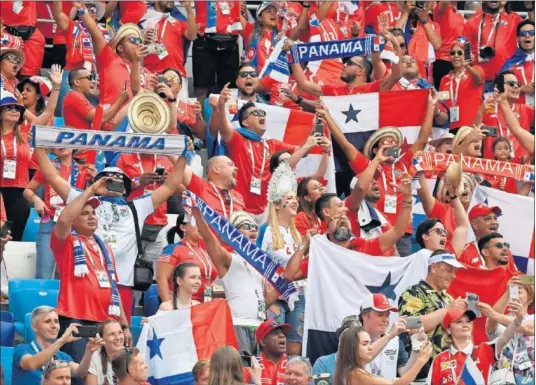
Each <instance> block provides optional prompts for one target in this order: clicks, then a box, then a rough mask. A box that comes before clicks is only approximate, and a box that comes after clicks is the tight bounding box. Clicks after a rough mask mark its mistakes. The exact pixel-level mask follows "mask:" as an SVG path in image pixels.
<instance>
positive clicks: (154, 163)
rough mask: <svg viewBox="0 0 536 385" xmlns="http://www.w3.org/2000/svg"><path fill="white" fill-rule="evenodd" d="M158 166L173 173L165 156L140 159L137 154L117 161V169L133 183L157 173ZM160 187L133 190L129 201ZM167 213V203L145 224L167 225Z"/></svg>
mask: <svg viewBox="0 0 536 385" xmlns="http://www.w3.org/2000/svg"><path fill="white" fill-rule="evenodd" d="M140 161H141V162H140ZM158 166H160V167H164V169H165V170H166V171H167V172H171V170H172V169H173V165H172V164H171V162H170V161H169V159H168V158H166V157H165V156H156V155H148V154H140V155H139V157H138V155H137V154H121V156H120V157H119V160H118V161H117V167H119V168H120V169H121V170H123V172H124V173H125V174H127V176H128V177H129V178H130V180H132V181H134V180H136V179H138V178H139V177H140V176H141V175H142V174H143V173H147V172H155V170H156V167H158ZM160 186H161V185H157V184H155V185H147V186H144V187H138V188H136V189H133V190H132V192H131V193H130V195H129V196H128V199H129V200H133V199H135V198H138V197H141V196H143V195H145V194H150V193H151V192H152V191H154V190H156V189H157V188H158V187H160ZM166 212H167V202H164V203H162V204H161V205H160V206H159V207H158V208H157V209H155V210H154V213H152V214H151V215H150V216H148V217H147V219H146V220H145V223H146V224H148V225H159V226H165V225H167V222H168V220H167V216H166Z"/></svg>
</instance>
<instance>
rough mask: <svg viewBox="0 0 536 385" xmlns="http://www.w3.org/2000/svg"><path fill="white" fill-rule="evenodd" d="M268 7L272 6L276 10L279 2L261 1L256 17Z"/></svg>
mask: <svg viewBox="0 0 536 385" xmlns="http://www.w3.org/2000/svg"><path fill="white" fill-rule="evenodd" d="M270 5H272V6H274V7H275V9H276V10H278V9H279V6H280V4H279V1H263V2H262V3H261V5H259V6H258V8H257V13H256V16H257V17H259V15H260V14H261V13H262V11H264V10H265V9H266V8H268V7H269V6H270Z"/></svg>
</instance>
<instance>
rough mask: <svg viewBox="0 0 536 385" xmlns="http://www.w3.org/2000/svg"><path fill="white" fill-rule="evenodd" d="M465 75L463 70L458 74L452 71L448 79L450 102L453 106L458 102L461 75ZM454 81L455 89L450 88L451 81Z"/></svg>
mask: <svg viewBox="0 0 536 385" xmlns="http://www.w3.org/2000/svg"><path fill="white" fill-rule="evenodd" d="M464 75H465V70H463V72H462V73H461V74H459V75H458V76H455V75H454V72H453V73H452V78H451V79H450V102H451V103H452V105H453V106H455V105H456V104H458V96H459V95H460V83H461V82H462V77H463V76H464ZM454 82H456V91H454V90H453V89H452V83H454Z"/></svg>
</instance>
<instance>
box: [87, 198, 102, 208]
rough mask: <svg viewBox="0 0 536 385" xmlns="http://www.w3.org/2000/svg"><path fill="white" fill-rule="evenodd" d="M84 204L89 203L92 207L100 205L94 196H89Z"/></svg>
mask: <svg viewBox="0 0 536 385" xmlns="http://www.w3.org/2000/svg"><path fill="white" fill-rule="evenodd" d="M86 204H88V205H91V206H92V207H93V208H94V209H96V208H97V207H99V206H100V200H99V198H96V197H93V198H89V200H88V201H87V202H86Z"/></svg>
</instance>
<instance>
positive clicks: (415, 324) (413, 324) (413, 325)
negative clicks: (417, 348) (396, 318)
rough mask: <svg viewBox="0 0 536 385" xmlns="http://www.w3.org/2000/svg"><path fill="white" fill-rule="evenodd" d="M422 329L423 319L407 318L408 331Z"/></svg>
mask: <svg viewBox="0 0 536 385" xmlns="http://www.w3.org/2000/svg"><path fill="white" fill-rule="evenodd" d="M421 327H422V321H421V317H408V318H406V328H408V329H420V328H421Z"/></svg>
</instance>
